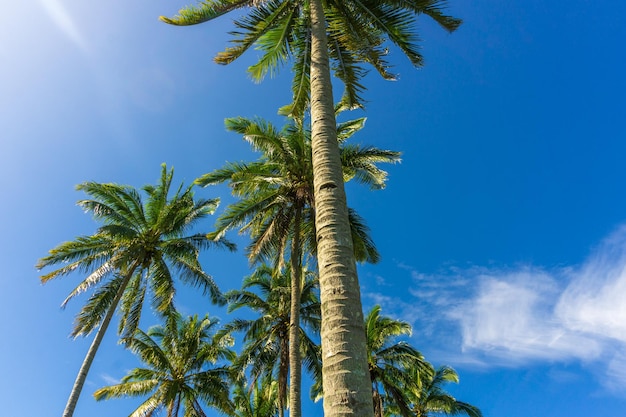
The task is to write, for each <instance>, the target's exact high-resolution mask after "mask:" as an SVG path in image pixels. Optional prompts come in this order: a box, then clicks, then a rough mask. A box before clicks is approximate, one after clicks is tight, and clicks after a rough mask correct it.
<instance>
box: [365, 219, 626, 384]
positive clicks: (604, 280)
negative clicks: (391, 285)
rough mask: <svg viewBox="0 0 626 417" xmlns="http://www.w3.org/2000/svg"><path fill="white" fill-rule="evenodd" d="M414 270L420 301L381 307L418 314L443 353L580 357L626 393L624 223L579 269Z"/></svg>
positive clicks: (503, 358)
mask: <svg viewBox="0 0 626 417" xmlns="http://www.w3.org/2000/svg"><path fill="white" fill-rule="evenodd" d="M399 267H400V268H401V269H410V268H409V267H407V266H406V265H399ZM411 275H412V278H413V283H414V285H413V287H412V288H410V289H409V292H410V294H412V296H413V297H414V299H415V302H411V301H410V300H406V297H403V300H402V302H398V300H397V299H395V300H394V299H385V300H381V301H383V302H384V304H383V308H384V306H387V307H388V308H389V310H390V311H395V312H401V314H402V317H410V318H411V319H414V320H415V321H414V322H413V323H414V330H415V333H416V336H415V337H416V340H420V343H422V344H424V340H425V339H426V340H429V341H432V343H435V344H436V345H438V346H442V347H441V348H440V352H438V356H439V358H438V359H443V358H445V360H447V361H453V362H449V363H457V364H460V363H472V364H482V365H483V366H493V365H497V366H507V367H511V366H521V365H524V364H528V363H530V362H540V361H549V362H552V363H554V362H571V361H579V362H581V363H583V364H587V365H589V366H590V367H591V368H593V372H596V373H597V372H600V373H601V375H600V374H598V378H599V379H600V380H601V381H602V383H603V384H604V385H605V386H606V387H607V388H609V389H610V390H612V391H622V392H624V391H626V354H624V353H623V352H624V351H626V226H625V227H622V228H620V229H618V230H617V231H616V232H615V233H614V234H612V235H611V236H609V237H608V238H607V239H605V241H604V242H602V244H601V245H600V246H599V247H598V248H597V249H596V250H595V251H594V252H593V253H592V254H591V255H590V256H589V258H588V259H587V260H585V262H584V263H583V264H582V265H580V266H577V267H567V268H559V269H554V270H548V269H545V268H537V267H530V266H518V267H515V268H507V269H497V268H485V267H472V268H467V269H465V270H463V269H458V268H454V269H450V270H449V271H448V272H446V273H443V274H439V275H432V276H429V275H425V274H420V273H418V272H416V271H413V270H411ZM372 297H373V296H372V295H370V298H372ZM433 311H438V312H439V314H438V315H437V314H433V313H432V312H433ZM429 312H430V314H429ZM441 312H444V313H443V314H442V313H441ZM405 319H406V318H405ZM442 341H443V342H442ZM451 342H456V344H451ZM429 343H430V342H429ZM444 344H445V346H444ZM598 370H599V371H598Z"/></svg>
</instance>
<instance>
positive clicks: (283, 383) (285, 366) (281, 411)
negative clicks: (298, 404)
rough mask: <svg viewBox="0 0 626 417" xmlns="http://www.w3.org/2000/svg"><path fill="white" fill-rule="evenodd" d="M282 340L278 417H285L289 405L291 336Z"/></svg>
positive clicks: (279, 367)
mask: <svg viewBox="0 0 626 417" xmlns="http://www.w3.org/2000/svg"><path fill="white" fill-rule="evenodd" d="M286 336H287V337H281V339H280V364H279V365H278V417H284V415H285V408H286V405H287V404H286V403H287V375H288V373H289V336H288V335H286Z"/></svg>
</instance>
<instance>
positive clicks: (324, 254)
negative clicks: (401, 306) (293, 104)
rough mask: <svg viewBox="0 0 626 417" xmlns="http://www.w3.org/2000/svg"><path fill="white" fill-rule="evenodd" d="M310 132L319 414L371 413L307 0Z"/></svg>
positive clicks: (324, 65) (357, 301) (329, 110)
mask: <svg viewBox="0 0 626 417" xmlns="http://www.w3.org/2000/svg"><path fill="white" fill-rule="evenodd" d="M310 6H311V26H312V28H311V37H312V39H311V123H312V125H311V132H312V151H313V178H314V193H315V224H316V233H317V257H318V268H319V273H320V298H321V303H322V307H321V310H322V328H321V339H322V358H323V359H322V376H323V377H322V378H323V390H324V416H325V417H339V416H359V417H371V416H373V415H374V410H373V405H372V388H371V383H370V378H369V373H368V368H367V352H366V342H365V329H364V324H363V310H362V307H361V296H360V290H359V282H358V277H357V274H356V263H355V259H354V250H353V246H352V238H351V233H350V224H349V222H348V209H347V203H346V195H345V190H344V184H343V176H342V169H341V160H340V157H339V144H338V143H337V131H336V120H335V111H334V103H333V94H332V84H331V74H330V66H329V57H328V47H327V39H326V22H325V18H324V11H323V9H322V1H321V0H311V3H310Z"/></svg>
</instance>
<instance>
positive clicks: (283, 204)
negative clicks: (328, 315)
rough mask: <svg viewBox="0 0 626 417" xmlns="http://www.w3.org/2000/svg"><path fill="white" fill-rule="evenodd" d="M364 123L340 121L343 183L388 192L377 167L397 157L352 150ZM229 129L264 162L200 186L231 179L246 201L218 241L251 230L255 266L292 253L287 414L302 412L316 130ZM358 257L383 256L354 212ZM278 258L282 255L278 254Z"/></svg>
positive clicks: (291, 126)
mask: <svg viewBox="0 0 626 417" xmlns="http://www.w3.org/2000/svg"><path fill="white" fill-rule="evenodd" d="M364 123H365V119H357V120H351V121H348V122H344V123H340V124H339V125H338V127H337V132H338V137H339V141H340V143H341V161H342V168H343V177H344V180H345V181H349V180H351V179H355V180H356V181H359V182H361V183H364V184H367V185H369V186H370V187H371V188H373V189H380V188H384V186H385V181H386V178H387V173H386V172H385V171H383V170H381V169H379V168H378V167H377V163H379V162H390V163H393V162H397V161H399V159H400V154H399V153H398V152H393V151H387V150H381V149H377V148H372V147H361V146H357V145H348V144H346V143H345V141H346V140H347V139H348V138H349V137H351V136H352V135H353V134H354V133H355V132H357V131H359V130H360V129H362V128H363V125H364ZM226 127H227V129H228V130H231V131H234V132H237V133H239V134H241V135H243V137H244V139H246V140H247V141H249V142H250V144H251V145H252V146H253V147H254V149H255V150H258V151H261V153H262V155H261V158H260V159H259V160H258V161H256V162H253V163H248V164H244V163H236V164H233V163H231V164H228V165H227V166H226V167H224V168H222V169H219V170H216V171H214V172H211V173H208V174H206V175H204V176H202V177H200V178H199V179H198V180H196V182H197V183H198V184H200V185H203V186H207V185H210V184H217V183H221V182H225V181H228V182H229V184H230V186H231V187H232V190H233V194H234V195H235V196H237V197H240V198H241V200H240V201H239V202H237V203H235V204H233V205H231V206H229V207H228V208H227V210H226V212H225V213H224V214H223V215H222V216H220V218H219V219H218V222H217V226H216V232H215V234H214V235H213V236H218V237H219V236H223V234H224V233H225V232H226V231H227V230H229V229H233V228H238V227H239V228H241V230H242V231H248V232H250V235H251V237H252V243H251V244H250V246H249V247H248V255H249V257H250V259H251V261H252V262H258V261H262V260H270V259H271V258H272V257H277V258H278V259H277V260H276V261H275V263H276V265H277V267H278V268H280V267H281V265H282V261H283V257H284V256H285V253H286V252H287V251H288V248H289V251H290V255H289V259H290V266H291V271H292V283H293V285H292V286H291V291H292V293H291V303H292V304H291V320H292V324H291V327H290V329H291V330H290V335H289V339H290V340H291V341H293V342H292V343H290V346H291V347H292V348H291V349H290V353H289V357H290V366H289V369H290V384H289V387H290V413H291V415H292V416H294V415H296V416H298V415H300V412H299V410H300V397H301V395H300V391H301V390H300V386H301V383H300V368H301V366H300V357H299V350H298V348H297V347H298V346H299V341H298V337H299V332H298V330H297V329H298V328H299V311H300V307H299V300H300V287H301V282H300V281H301V278H300V276H301V268H302V266H301V265H302V262H303V260H302V257H303V252H304V253H307V252H308V253H314V252H315V249H316V240H315V233H314V229H315V226H314V217H315V215H314V213H315V210H314V206H315V205H314V199H313V172H312V167H311V165H312V163H311V160H312V155H311V132H310V131H309V130H307V129H304V128H303V127H302V125H301V124H298V123H296V122H294V121H293V120H292V121H291V122H290V123H288V124H287V125H286V126H285V127H283V129H281V130H278V129H276V128H275V127H274V126H273V125H271V124H269V123H267V122H265V121H263V120H261V119H255V120H251V119H245V118H232V119H227V120H226ZM349 214H350V226H351V231H352V241H353V247H354V249H355V255H356V257H357V259H358V260H360V261H370V262H376V261H377V260H378V257H379V256H378V252H377V251H376V248H375V247H374V244H373V242H372V241H371V239H370V238H369V235H368V229H367V227H366V226H365V224H364V222H363V221H362V219H361V218H360V217H359V216H358V215H357V214H356V212H354V211H353V210H350V212H349ZM277 255H278V256H277Z"/></svg>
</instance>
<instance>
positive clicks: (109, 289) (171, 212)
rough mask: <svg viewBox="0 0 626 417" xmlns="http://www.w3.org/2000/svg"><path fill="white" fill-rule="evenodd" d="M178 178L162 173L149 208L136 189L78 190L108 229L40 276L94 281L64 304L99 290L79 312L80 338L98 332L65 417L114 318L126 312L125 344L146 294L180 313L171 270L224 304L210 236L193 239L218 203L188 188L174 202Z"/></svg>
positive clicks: (51, 261) (56, 254) (73, 246)
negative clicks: (207, 252)
mask: <svg viewBox="0 0 626 417" xmlns="http://www.w3.org/2000/svg"><path fill="white" fill-rule="evenodd" d="M173 174H174V171H173V170H170V171H169V172H168V171H167V168H166V166H165V165H163V166H162V170H161V178H160V181H159V183H158V184H157V185H156V186H151V185H148V186H145V187H143V191H144V192H145V194H146V197H147V199H146V201H144V200H143V199H142V195H141V193H140V192H139V191H137V190H136V189H135V188H133V187H130V186H125V185H119V184H102V183H96V182H85V183H83V184H80V185H79V186H78V187H77V189H78V190H81V191H84V192H85V193H87V194H88V195H89V196H90V197H91V199H85V200H80V201H79V202H78V205H79V206H81V207H82V208H83V209H84V210H85V211H87V212H90V213H92V215H93V216H94V218H95V219H96V220H98V221H100V222H101V223H102V226H100V228H99V229H98V230H97V232H96V233H95V234H93V235H90V236H81V237H78V238H76V239H75V240H73V241H70V242H65V243H62V244H60V245H59V246H57V247H56V248H54V249H52V250H50V253H49V255H48V256H46V257H44V258H42V259H40V260H39V262H38V263H37V268H39V269H41V268H45V267H48V266H51V265H58V264H63V266H62V267H61V268H59V269H56V270H54V271H52V272H49V273H47V274H45V275H43V276H42V277H41V281H42V283H46V282H48V281H50V280H52V279H53V278H57V277H61V276H63V275H68V274H70V273H72V272H74V271H78V272H82V273H86V274H87V277H86V278H85V279H84V280H83V281H82V282H81V283H80V284H78V286H77V287H76V288H75V289H74V290H73V291H72V292H71V293H70V294H69V296H68V297H67V298H66V299H65V301H63V304H62V306H65V305H66V304H67V303H68V302H69V301H70V300H71V299H72V298H74V297H75V296H77V295H78V294H80V293H82V292H85V291H87V290H90V289H92V290H93V293H92V295H91V297H90V298H89V301H88V302H87V304H86V305H85V306H84V307H83V308H82V310H81V311H80V312H79V314H78V316H77V318H76V322H75V326H74V329H73V331H72V333H71V334H72V336H73V337H78V336H81V335H83V336H86V335H88V334H89V333H91V332H92V331H93V330H95V329H96V328H97V329H98V330H97V332H96V335H95V337H94V340H93V342H92V344H91V346H90V347H89V350H88V352H87V355H86V356H85V359H84V361H83V364H82V366H81V368H80V371H79V372H78V376H77V377H76V381H75V383H74V386H73V388H72V392H71V394H70V397H69V399H68V402H67V405H66V407H65V411H64V412H63V416H64V417H69V416H72V415H73V413H74V409H75V408H76V403H77V401H78V397H79V396H80V392H81V390H82V387H83V384H84V382H85V379H86V377H87V373H88V372H89V368H90V366H91V363H92V362H93V359H94V357H95V355H96V352H97V350H98V347H99V346H100V342H101V341H102V338H103V337H104V334H105V332H106V330H107V328H108V326H109V323H110V321H111V318H112V317H113V314H114V313H115V311H116V309H117V308H118V306H119V310H120V313H121V320H120V325H119V329H118V332H119V333H120V334H121V335H122V337H123V338H128V337H130V336H132V335H133V334H134V333H135V330H136V329H137V327H138V324H139V319H140V317H141V311H142V307H143V304H144V299H145V297H146V295H147V294H149V296H150V297H151V298H152V305H153V306H154V308H155V310H156V311H157V312H158V313H160V314H165V313H169V312H171V311H173V310H174V304H173V297H174V293H175V289H174V277H173V275H172V271H171V268H174V269H175V270H176V272H177V273H178V274H179V276H180V279H181V280H182V281H183V282H184V283H186V284H190V285H193V286H196V287H199V288H201V289H202V290H203V291H205V292H208V293H209V295H210V296H211V299H212V301H214V302H223V298H222V296H221V294H220V292H219V289H218V288H217V286H216V285H215V283H214V282H213V279H212V278H211V277H210V276H209V275H207V274H206V273H205V272H204V271H203V270H202V267H201V266H200V262H199V261H198V255H199V251H200V250H201V249H204V248H207V247H210V246H212V245H216V244H217V245H218V246H227V247H229V248H230V249H234V248H233V247H232V245H231V244H229V243H228V242H226V241H217V242H216V241H212V240H210V239H208V238H207V237H206V236H205V235H204V234H192V235H188V236H186V235H185V233H187V232H188V231H189V230H190V229H191V228H192V227H193V226H194V225H195V224H196V223H197V222H198V221H199V220H201V219H202V218H204V217H206V216H207V215H209V214H211V213H213V211H214V210H215V208H216V207H217V204H218V200H216V199H215V200H195V199H194V194H193V192H192V189H191V187H189V188H186V189H183V188H182V185H181V187H180V188H179V189H178V190H177V191H176V193H175V194H174V195H173V196H172V197H168V194H169V191H170V186H171V183H172V177H173Z"/></svg>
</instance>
